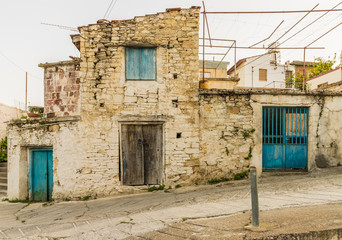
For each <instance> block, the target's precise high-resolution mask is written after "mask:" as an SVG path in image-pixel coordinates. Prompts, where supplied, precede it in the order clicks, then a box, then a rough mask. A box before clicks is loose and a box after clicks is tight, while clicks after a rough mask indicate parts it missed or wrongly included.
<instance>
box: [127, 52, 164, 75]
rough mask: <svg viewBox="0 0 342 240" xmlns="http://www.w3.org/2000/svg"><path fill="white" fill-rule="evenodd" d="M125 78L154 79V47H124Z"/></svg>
mask: <svg viewBox="0 0 342 240" xmlns="http://www.w3.org/2000/svg"><path fill="white" fill-rule="evenodd" d="M125 61H126V80H145V81H146V80H147V81H148V80H151V81H153V80H156V79H157V71H156V65H157V64H156V49H155V48H146V47H141V48H126V56H125Z"/></svg>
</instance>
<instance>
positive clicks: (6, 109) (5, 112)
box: [0, 103, 22, 140]
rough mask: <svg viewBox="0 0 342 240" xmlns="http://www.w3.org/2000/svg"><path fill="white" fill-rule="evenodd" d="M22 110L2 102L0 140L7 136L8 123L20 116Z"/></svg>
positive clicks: (0, 108) (0, 107) (0, 106)
mask: <svg viewBox="0 0 342 240" xmlns="http://www.w3.org/2000/svg"><path fill="white" fill-rule="evenodd" d="M21 114H22V110H20V109H18V108H14V107H10V106H6V105H4V104H1V103H0V140H1V139H2V138H5V137H6V126H7V125H6V123H5V122H7V121H10V120H12V119H16V118H20V116H21Z"/></svg>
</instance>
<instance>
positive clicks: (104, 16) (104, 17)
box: [103, 0, 114, 19]
mask: <svg viewBox="0 0 342 240" xmlns="http://www.w3.org/2000/svg"><path fill="white" fill-rule="evenodd" d="M113 2H114V0H112V1H111V2H110V4H109V6H108V8H107V10H106V13H105V14H104V15H103V19H106V16H107V13H108V11H109V9H110V7H111V6H112V4H113Z"/></svg>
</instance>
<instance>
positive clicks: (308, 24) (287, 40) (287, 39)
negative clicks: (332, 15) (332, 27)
mask: <svg viewBox="0 0 342 240" xmlns="http://www.w3.org/2000/svg"><path fill="white" fill-rule="evenodd" d="M341 4H342V2H340V3H339V4H337V5H335V6H334V7H333V8H332V9H330V10H329V11H328V12H326V13H324V14H323V15H321V16H320V17H318V18H316V19H315V20H314V21H313V22H311V23H310V24H308V25H306V26H305V27H304V28H302V29H301V30H299V31H298V32H296V33H295V34H293V35H292V36H291V37H289V38H287V39H286V40H285V41H283V42H282V43H280V44H279V45H281V44H283V43H285V42H287V41H288V40H290V39H291V38H293V37H294V36H296V35H297V34H298V33H301V32H302V31H304V30H305V29H307V28H308V27H310V26H311V25H312V24H314V23H315V22H317V21H318V20H319V19H321V18H322V17H324V16H325V15H327V14H328V13H329V12H331V11H332V10H333V9H335V8H337V7H338V6H339V5H341Z"/></svg>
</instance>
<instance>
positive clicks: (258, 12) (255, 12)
mask: <svg viewBox="0 0 342 240" xmlns="http://www.w3.org/2000/svg"><path fill="white" fill-rule="evenodd" d="M329 11H331V12H342V9H333V10H331V9H320V10H313V11H311V10H290V11H250V12H206V14H273V13H275V14H284V13H307V12H329ZM201 13H202V14H203V12H201Z"/></svg>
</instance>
